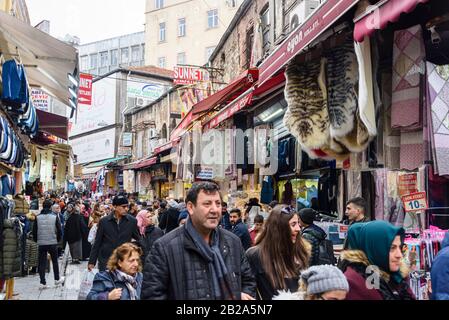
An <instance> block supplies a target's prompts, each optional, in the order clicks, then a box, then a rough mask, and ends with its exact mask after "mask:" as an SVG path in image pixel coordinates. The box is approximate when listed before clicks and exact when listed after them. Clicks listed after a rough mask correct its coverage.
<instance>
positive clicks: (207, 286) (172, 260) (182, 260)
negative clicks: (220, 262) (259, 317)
mask: <svg viewBox="0 0 449 320" xmlns="http://www.w3.org/2000/svg"><path fill="white" fill-rule="evenodd" d="M216 230H217V232H219V239H220V251H221V253H222V256H223V259H224V262H225V264H226V266H227V267H228V271H229V273H230V274H231V277H230V278H231V284H230V285H231V290H232V293H233V295H235V296H236V297H239V298H240V296H241V293H242V292H244V293H247V294H249V295H251V296H252V297H255V285H256V283H255V279H254V276H253V274H252V272H251V268H250V266H249V264H248V261H247V260H246V258H245V255H244V251H243V248H242V244H241V242H240V239H239V238H238V237H237V236H235V235H234V234H232V233H231V232H229V231H227V230H223V229H222V228H217V229H216ZM213 297H214V293H213V288H212V275H211V274H210V272H209V267H208V262H207V261H206V260H204V258H203V257H202V255H201V253H200V252H199V249H197V248H196V246H195V245H194V243H193V240H192V239H191V238H190V236H189V235H188V234H187V232H186V230H185V228H184V226H182V227H180V228H178V229H176V230H174V231H173V232H171V233H169V234H167V235H165V236H163V237H162V238H160V239H159V240H157V241H156V242H155V243H154V245H153V248H152V250H151V252H150V254H149V255H148V257H147V260H146V263H145V268H144V275H143V285H142V295H141V299H147V300H210V299H213Z"/></svg>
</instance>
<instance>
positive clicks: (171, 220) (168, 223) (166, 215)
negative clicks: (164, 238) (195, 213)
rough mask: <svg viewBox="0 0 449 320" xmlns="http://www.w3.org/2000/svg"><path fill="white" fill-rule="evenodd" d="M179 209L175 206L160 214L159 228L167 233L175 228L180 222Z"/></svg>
mask: <svg viewBox="0 0 449 320" xmlns="http://www.w3.org/2000/svg"><path fill="white" fill-rule="evenodd" d="M178 218H179V211H178V209H175V208H169V209H167V210H165V211H164V212H163V213H162V214H161V215H160V216H159V228H161V229H162V230H164V231H165V233H166V234H167V233H169V232H170V231H172V230H175V229H176V228H177V227H178V226H179V224H178Z"/></svg>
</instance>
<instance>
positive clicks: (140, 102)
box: [136, 98, 148, 107]
mask: <svg viewBox="0 0 449 320" xmlns="http://www.w3.org/2000/svg"><path fill="white" fill-rule="evenodd" d="M146 105H148V100H147V99H144V98H136V106H137V107H145V106H146Z"/></svg>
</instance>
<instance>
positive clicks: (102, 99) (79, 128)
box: [69, 78, 117, 136]
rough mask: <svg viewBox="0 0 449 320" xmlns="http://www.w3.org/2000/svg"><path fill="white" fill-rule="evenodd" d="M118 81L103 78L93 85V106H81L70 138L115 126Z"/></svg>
mask: <svg viewBox="0 0 449 320" xmlns="http://www.w3.org/2000/svg"><path fill="white" fill-rule="evenodd" d="M116 92H117V88H116V80H115V79H110V78H103V79H101V80H98V81H96V82H94V83H93V85H92V104H91V105H86V104H81V103H80V104H79V105H78V116H77V119H76V122H75V123H73V124H72V126H71V129H70V132H69V136H75V135H78V134H81V133H86V132H89V131H93V130H97V129H100V128H104V127H106V126H110V125H113V124H115V119H116V109H117V106H116V100H117V99H116Z"/></svg>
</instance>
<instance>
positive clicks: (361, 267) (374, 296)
mask: <svg viewBox="0 0 449 320" xmlns="http://www.w3.org/2000/svg"><path fill="white" fill-rule="evenodd" d="M404 237H405V231H404V229H403V228H400V227H395V226H393V225H391V224H390V223H388V222H386V221H372V222H367V223H357V224H354V225H352V226H351V227H350V228H349V230H348V237H347V244H348V250H345V251H343V252H342V253H341V262H340V264H339V266H340V268H341V270H342V271H343V272H344V274H345V276H346V278H347V280H348V283H349V292H348V295H347V297H346V300H415V296H414V294H413V292H412V291H411V289H410V287H409V285H408V281H407V277H408V275H409V270H408V268H407V267H406V265H405V263H404V262H403V256H402V247H403V244H404Z"/></svg>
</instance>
